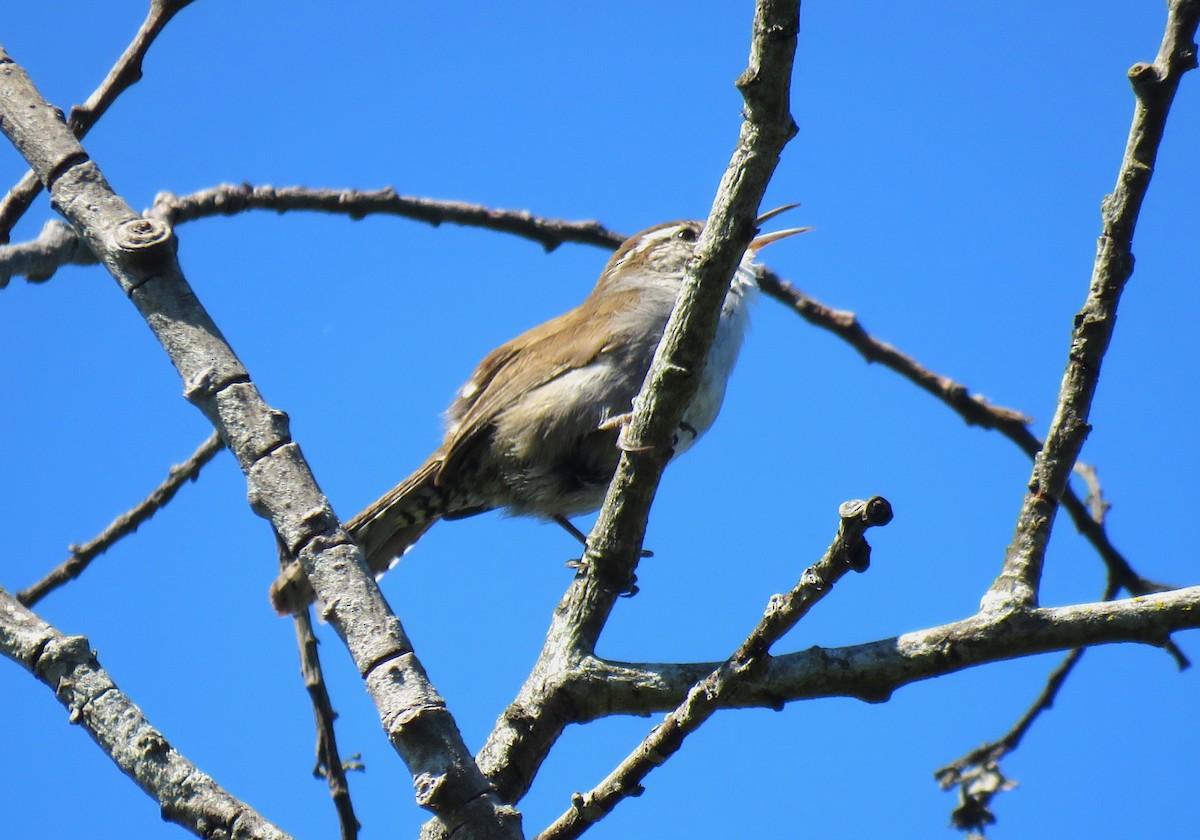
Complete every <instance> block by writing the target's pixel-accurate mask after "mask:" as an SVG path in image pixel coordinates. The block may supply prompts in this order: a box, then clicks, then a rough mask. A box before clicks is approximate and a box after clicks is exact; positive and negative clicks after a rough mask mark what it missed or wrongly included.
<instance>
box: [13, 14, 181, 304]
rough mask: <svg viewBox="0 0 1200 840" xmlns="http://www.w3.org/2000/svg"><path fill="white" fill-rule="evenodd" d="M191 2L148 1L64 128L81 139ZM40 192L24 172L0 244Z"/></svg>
mask: <svg viewBox="0 0 1200 840" xmlns="http://www.w3.org/2000/svg"><path fill="white" fill-rule="evenodd" d="M191 2H192V0H151V2H150V9H149V11H147V12H146V19H145V20H144V21H143V22H142V25H141V26H140V27H139V28H138V31H137V33H136V34H135V35H134V36H133V41H132V42H130V44H129V46H128V47H126V48H125V52H123V53H122V54H121V57H120V58H118V59H117V63H116V64H114V65H113V67H112V69H111V70H109V71H108V75H107V76H106V77H105V78H104V81H103V82H101V83H100V87H98V88H96V90H95V91H93V92H92V95H91V96H89V97H88V101H87V102H85V103H84V104H83V105H77V106H75V107H74V108H72V109H71V113H70V115H69V116H68V117H67V126H68V127H69V128H70V129H71V131H72V132H74V134H75V136H76V137H81V138H82V137H83V136H84V135H86V134H87V133H88V131H89V130H90V129H91V127H92V126H93V125H95V124H96V121H97V120H99V119H100V118H101V117H102V116H104V112H105V111H107V110H108V107H109V106H110V105H112V104H113V102H115V101H116V100H117V97H118V96H120V95H121V94H122V93H124V92H125V91H126V90H127V89H128V88H130V87H132V86H133V85H135V84H137V82H139V81H140V80H141V78H142V60H143V59H145V57H146V53H147V52H149V51H150V45H151V44H153V43H154V39H155V38H157V37H158V34H159V33H160V32H162V31H163V29H164V28H165V27H166V25H167V24H168V23H169V22H170V21H171V18H173V17H175V15H176V14H178V13H179V11H180V10H181V9H183V8H184V7H185V6H187V5H188V4H190V3H191ZM41 191H42V182H41V181H40V180H38V177H37V175H35V174H34V173H33V172H32V171H31V172H26V173H25V175H24V176H22V178H21V180H20V181H18V182H17V183H16V184H15V185H14V186H13V187H12V189H10V190H9V191H8V194H7V195H6V196H4V199H3V200H0V244H4V243H6V242H8V237H9V234H11V233H12V229H13V226H14V225H15V224H16V223H17V222H18V221H20V219H21V216H23V215H25V211H26V210H28V209H29V205H30V204H32V203H33V200H34V199H35V198H37V196H38V193H40V192H41ZM30 279H33V278H30ZM3 285H4V282H3V281H2V280H0V287H3Z"/></svg>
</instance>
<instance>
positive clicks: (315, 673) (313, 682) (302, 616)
mask: <svg viewBox="0 0 1200 840" xmlns="http://www.w3.org/2000/svg"><path fill="white" fill-rule="evenodd" d="M276 544H277V546H278V548H279V567H280V568H281V569H284V568H287V567H288V566H289V565H291V563H292V555H291V554H290V553H289V552H288V550H287V547H286V546H285V545H284V544H283V542H282V541H281V540H279V539H278V537H276ZM293 619H294V621H295V625H296V644H297V646H298V647H299V651H300V674H301V676H303V677H304V688H305V689H306V690H307V691H308V699H309V701H310V702H311V703H312V708H313V721H314V723H315V725H316V729H317V748H316V753H317V762H316V765H315V766H314V767H313V776H314V777H316V778H318V779H321V778H323V779H325V781H326V782H327V784H328V786H329V795H330V798H331V799H332V800H333V807H334V810H335V811H336V812H337V816H338V826H339V827H340V829H341V836H342V840H355V838H357V837H358V830H359V829H360V828H361V827H362V824H361V823H359V821H358V818H357V817H356V816H355V814H354V803H353V802H351V800H350V785H349V782H348V781H347V780H346V770H348V769H353V770H361V769H363V766H362V764H360V763H358V762H356V761H353V760H351V761H350V762H343V761H342V757H341V754H340V753H339V752H338V746H337V735H336V733H335V732H334V728H333V723H334V721H335V720H337V712H335V711H334V710H333V703H332V702H331V701H330V699H329V689H328V688H327V687H326V685H325V673H324V671H323V670H322V669H321V658H320V655H319V654H318V653H317V637H316V634H315V633H313V625H312V615H311V614H310V613H309V611H308V610H307V609H304V610H300V611H299V612H297V613H295V614H294V615H293Z"/></svg>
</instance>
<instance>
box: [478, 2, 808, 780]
mask: <svg viewBox="0 0 1200 840" xmlns="http://www.w3.org/2000/svg"><path fill="white" fill-rule="evenodd" d="M798 30H799V3H798V2H790V3H789V2H773V0H760V2H759V3H758V5H757V7H756V10H755V17H754V34H753V38H752V42H751V49H750V61H749V67H748V68H747V70H746V71H745V72H744V73H743V74H742V77H741V78H740V79H739V81H738V87H739V89H740V90H741V91H742V95H743V97H744V98H745V101H746V111H745V114H746V118H745V120H744V122H743V123H742V130H741V136H740V138H739V141H738V147H737V149H736V150H735V152H734V155H733V159H732V160H731V161H730V164H729V168H728V169H727V170H726V173H725V176H724V178H723V179H722V181H721V186H720V188H719V189H718V191H717V197H716V200H715V201H714V204H713V209H712V212H711V214H710V216H709V219H708V222H707V224H706V225H705V228H704V232H703V234H702V235H701V238H700V241H699V243H698V246H697V256H696V259H695V261H694V262H693V265H692V267H691V269H690V270H689V272H688V278H687V279H686V280H685V281H684V285H683V288H682V289H681V290H680V293H679V297H678V298H677V301H676V305H675V310H674V312H673V313H672V315H671V318H670V321H669V322H668V324H667V328H666V332H665V334H664V336H663V340H662V342H661V343H660V344H659V348H658V351H657V353H656V355H655V359H654V364H653V365H652V366H651V369H650V372H649V373H648V375H647V377H646V381H645V384H643V386H642V392H641V394H639V396H638V398H637V400H636V401H635V403H634V411H633V419H632V421H631V423H630V425H629V426H628V427H627V428H626V429H625V435H624V437H625V440H626V444H627V450H626V451H624V452H623V453H622V455H621V459H620V463H619V464H618V467H617V471H616V474H615V476H614V478H613V480H612V483H611V484H610V486H609V490H608V496H607V498H606V500H605V503H604V507H603V508H602V509H601V511H600V517H599V519H598V521H597V523H596V526H595V527H594V528H593V530H592V533H591V534H590V536H589V538H588V549H587V551H586V552H585V553H584V561H585V564H584V569H583V571H581V573H580V574H579V575H578V576H577V577H576V579H575V581H574V582H573V583H572V584H571V586H570V588H569V589H568V590H567V593H566V594H565V595H564V596H563V599H562V601H561V602H560V603H559V606H558V608H557V609H556V610H555V613H554V618H553V623H552V625H551V628H550V631H549V633H548V635H547V638H546V643H545V645H544V646H543V648H542V652H541V654H540V656H539V658H538V662H537V664H536V665H535V666H534V669H533V672H532V673H531V675H530V677H529V679H528V680H527V681H526V683H525V685H524V686H523V687H522V689H521V691H520V693H519V695H518V698H517V699H516V700H515V701H514V703H513V704H512V705H510V706H509V708H508V709H506V710H505V713H504V714H503V715H502V717H501V719H500V720H499V721H498V722H497V724H496V726H495V728H494V729H493V730H492V733H491V735H490V736H489V738H488V741H487V744H486V745H485V746H484V747H483V749H482V750H481V751H480V753H479V756H478V761H479V762H480V767H482V768H483V770H484V772H485V773H486V774H487V776H488V778H489V779H491V780H492V782H493V784H494V785H495V786H496V789H497V790H498V791H499V792H500V794H501V796H502V797H503V798H504V800H505V801H508V802H515V801H516V800H517V799H519V798H520V796H521V795H523V793H524V792H525V790H527V788H528V785H529V783H530V781H531V780H532V777H533V774H534V773H535V772H536V768H537V767H538V766H539V765H540V764H541V762H542V760H543V759H544V757H545V755H546V752H547V751H548V750H549V748H550V745H551V744H552V743H553V741H554V739H555V738H557V736H558V734H559V733H560V732H561V731H562V727H563V726H565V725H566V723H568V722H570V720H569V714H568V713H567V712H568V710H566V709H564V708H563V707H562V706H561V704H562V702H563V698H562V697H561V695H559V696H556V694H557V692H556V688H555V687H556V685H557V684H558V682H559V681H560V680H561V679H562V672H563V669H564V668H565V667H568V666H569V665H570V664H571V663H574V662H578V661H579V659H580V658H581V657H584V656H587V655H590V654H591V652H592V650H593V648H594V645H595V642H596V639H597V638H598V637H599V635H600V631H601V629H602V628H603V626H604V624H605V622H606V620H607V618H608V615H609V613H610V611H611V609H612V607H613V604H614V602H615V601H616V599H617V597H618V596H619V594H620V593H622V592H623V591H626V590H627V589H628V588H629V586H630V585H631V581H632V575H633V569H634V568H635V566H636V563H637V560H638V554H639V552H640V550H641V546H642V537H643V535H644V531H645V523H646V515H647V513H648V511H649V507H650V502H651V500H652V499H653V497H654V492H655V490H656V488H657V486H658V481H659V478H660V477H661V475H662V469H663V466H664V465H665V463H666V461H667V457H668V451H667V443H668V442H669V441H670V439H671V436H672V435H673V434H674V432H675V430H676V429H677V428H678V426H679V421H680V418H681V417H682V416H683V412H684V410H685V408H686V406H687V404H688V402H689V401H690V400H691V398H692V395H693V394H694V393H695V389H696V386H697V380H698V376H697V375H696V373H697V371H698V370H699V368H700V367H701V366H702V365H703V363H704V360H705V358H706V357H707V355H708V351H709V347H710V346H711V345H712V341H713V336H714V334H715V332H716V326H717V318H718V313H719V310H720V308H721V304H722V302H723V301H724V298H725V294H726V292H727V290H728V289H729V282H730V279H731V278H732V276H733V271H734V268H735V266H736V265H737V263H738V260H740V259H741V257H742V254H743V253H744V251H745V248H746V245H747V244H748V243H749V241H750V237H751V236H752V235H753V232H754V219H755V217H756V215H757V211H758V205H759V202H760V200H761V199H762V194H763V191H764V190H765V189H766V185H767V181H768V179H769V178H770V175H771V173H772V172H773V171H774V167H775V164H776V162H777V160H778V157H779V154H780V152H781V150H782V149H783V146H784V144H785V143H786V142H787V141H788V140H789V139H790V138H791V137H792V136H793V134H794V133H795V124H794V123H793V121H792V118H791V114H790V112H789V85H790V81H791V73H792V60H793V57H794V55H795V48H796V36H797V32H798Z"/></svg>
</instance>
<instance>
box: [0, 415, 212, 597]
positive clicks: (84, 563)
mask: <svg viewBox="0 0 1200 840" xmlns="http://www.w3.org/2000/svg"><path fill="white" fill-rule="evenodd" d="M224 448H225V444H223V443H222V442H221V436H220V434H218V433H217V432H213V433H212V434H211V435H209V436H208V439H207V440H206V441H204V443H202V444H200V448H199V449H197V450H196V451H195V452H193V453H192V457H190V458H188V459H187V460H186V461H184V462H183V463H182V464H179V465H178V466H174V467H171V470H170V472H169V473H168V474H167V478H166V481H164V482H163V483H162V484H160V485H158V487H156V488H154V490H153V491H152V492H151V493H150V495H149V496H147V497H146V498H145V499H143V500H142V501H140V502H139V503H138V504H137V505H136V506H134V507H133V508H132V509H131V510H128V511H126V512H125V513H123V514H121V515H120V516H118V517H117V518H116V519H114V520H113V521H112V524H110V525H109V526H108V527H107V528H105V529H104V530H103V531H102V532H101V533H100V534H99V535H98V536H97V537H95V538H94V539H92V540H91V541H89V542H86V543H84V544H83V545H73V546H71V547H70V548H71V556H70V557H68V558H67V559H66V560H64V561H63V562H62V563H61V564H59V565H58V567H57V568H55V569H54V570H53V571H51V572H50V574H48V575H46V576H45V577H44V578H42V579H41V580H39V581H38V582H37V583H35V584H33V585H32V586H30V587H28V588H27V589H22V590H21V591H20V592H18V593H17V600H18V601H20V602H21V603H22V604H24V605H25V606H27V607H32V606H33V605H34V604H36V603H37V602H38V601H40V600H42V598H44V597H46V595H48V594H50V593H51V592H53V591H54V590H55V589H58V588H59V587H60V586H62V585H63V584H65V583H67V582H68V581H71V580H74V579H75V578H77V577H79V576H80V575H81V574H83V570H84V569H86V568H87V567H88V565H89V564H90V563H91V562H92V561H93V560H95V559H96V558H97V557H99V556H100V555H101V554H103V553H104V552H106V551H108V550H109V549H110V548H112V546H113V545H114V544H115V543H116V542H117V541H118V540H120V539H122V538H123V537H126V536H128V535H130V534H132V533H133V532H134V531H136V530H137V529H138V526H140V525H141V524H142V523H143V522H145V521H146V520H147V519H149V518H150V517H151V516H153V515H154V514H156V513H158V511H159V510H160V509H161V508H162V507H163V506H164V505H166V504H167V503H168V502H169V501H171V499H173V498H175V494H176V493H178V492H179V488H180V487H182V486H183V485H184V484H185V483H186V482H188V481H195V480H196V479H197V478H198V477H199V475H200V470H201V469H203V468H204V465H205V464H207V463H208V462H209V461H211V460H212V459H213V458H214V457H216V454H217V453H218V452H220V451H221V450H222V449H224Z"/></svg>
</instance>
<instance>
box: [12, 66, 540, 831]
mask: <svg viewBox="0 0 1200 840" xmlns="http://www.w3.org/2000/svg"><path fill="white" fill-rule="evenodd" d="M0 128H3V130H4V133H5V134H6V135H7V136H8V138H9V140H11V141H12V143H13V145H14V146H16V148H17V150H18V151H19V152H20V153H21V154H22V155H23V156H24V157H25V159H26V160H27V161H28V162H29V163H30V165H31V166H32V167H33V169H34V171H35V172H37V174H38V177H39V178H40V179H41V180H42V182H43V183H44V184H45V185H46V186H47V188H48V190H49V191H50V195H51V199H52V200H53V202H54V206H55V207H56V208H58V209H59V210H60V212H61V213H62V214H63V215H64V216H66V217H67V219H68V221H70V222H71V224H72V226H73V227H74V228H75V230H76V232H77V233H79V234H80V236H81V237H82V238H83V239H84V241H85V242H86V243H87V245H88V247H89V248H90V249H91V250H92V251H93V253H95V254H96V255H97V257H98V258H99V259H100V261H101V262H102V263H103V264H104V266H105V267H106V268H107V269H108V270H109V272H110V273H111V274H112V275H113V277H114V279H116V280H117V282H118V284H119V285H120V287H121V289H122V291H123V292H124V293H125V294H126V295H128V296H129V298H130V299H131V301H132V302H133V303H134V305H135V306H136V307H137V308H138V311H139V312H140V313H141V314H142V317H143V318H145V320H146V322H147V324H148V325H149V326H150V328H151V330H152V331H153V332H154V334H155V337H156V338H157V339H158V340H159V342H160V343H161V344H162V345H163V347H164V349H165V350H166V351H167V353H168V355H169V356H170V358H171V361H172V363H173V364H174V365H175V367H176V369H177V370H178V371H179V373H180V376H181V377H182V378H183V381H184V393H185V396H186V397H187V398H188V399H189V400H190V401H191V402H192V403H194V404H195V405H196V406H197V407H198V408H200V409H201V410H202V411H203V412H204V413H205V415H206V416H207V417H208V418H209V420H210V422H212V423H213V425H214V426H215V427H217V428H218V429H220V431H221V436H222V438H223V439H224V440H225V441H226V443H227V444H228V446H229V449H230V450H231V451H232V452H233V453H234V455H235V456H236V457H237V459H238V463H239V465H240V466H241V467H242V470H243V472H244V473H245V475H246V479H247V485H248V497H249V499H250V503H251V506H252V507H253V508H254V510H255V511H256V512H257V513H259V514H260V515H262V516H264V517H266V518H269V519H270V520H271V524H272V525H273V526H274V528H275V530H276V532H277V533H278V534H279V535H280V537H281V539H283V541H284V543H285V544H286V546H287V548H288V551H289V552H291V553H292V554H293V555H294V556H297V557H298V558H299V559H300V561H301V563H303V565H304V569H305V572H306V573H307V574H308V576H309V580H310V581H311V583H312V584H313V588H314V589H315V590H316V591H317V594H318V595H319V596H320V598H321V600H322V601H323V602H324V603H326V604H327V605H328V607H327V609H326V613H325V617H326V618H327V619H329V621H330V623H331V624H332V625H333V626H334V628H335V629H336V630H337V631H338V633H339V634H340V635H341V636H342V638H343V640H344V641H345V642H346V644H347V647H348V648H349V650H350V653H351V656H352V657H353V658H354V661H355V664H356V666H357V667H358V668H359V671H360V673H361V674H362V676H363V678H364V680H365V681H366V684H367V688H368V691H369V692H370V694H371V697H372V699H373V700H374V701H375V704H376V707H377V708H378V710H379V714H380V717H381V720H382V722H383V725H384V728H385V730H386V731H387V733H388V737H389V740H390V741H391V742H392V746H393V747H394V748H395V749H396V751H397V752H398V753H399V754H400V756H401V757H402V758H403V759H404V761H405V763H406V764H407V766H408V768H409V771H410V772H411V773H412V775H413V777H414V779H415V782H416V788H417V801H418V803H419V804H420V805H421V806H422V807H424V808H427V809H428V810H430V811H431V812H432V813H433V814H434V815H435V820H437V821H439V822H441V823H443V824H445V825H447V826H454V827H455V829H456V830H461V831H462V834H460V836H461V837H481V838H482V837H489V838H491V837H494V838H512V837H517V836H519V834H520V825H519V820H518V819H517V815H516V813H515V812H514V811H513V810H512V809H511V808H507V807H504V806H502V805H501V803H500V802H499V801H498V799H497V798H496V796H495V795H494V794H493V793H492V791H491V790H490V787H489V785H488V783H487V781H486V780H485V779H484V778H483V776H482V774H481V773H480V772H479V768H478V767H477V766H476V765H475V762H474V760H473V759H472V757H471V754H470V752H469V751H468V750H467V748H466V745H465V744H464V743H463V740H462V735H461V733H460V732H459V731H458V727H457V725H456V723H455V721H454V719H453V717H452V716H451V715H450V712H449V710H448V709H447V708H446V705H445V701H444V700H442V698H441V697H440V696H439V695H438V694H437V692H436V690H435V689H434V687H433V685H432V683H431V682H430V681H429V679H428V677H427V676H426V675H425V672H424V670H423V668H422V667H421V664H420V662H419V660H418V659H417V658H416V655H415V653H414V652H413V647H412V644H411V643H410V642H409V639H408V636H407V634H406V633H405V632H404V628H403V627H402V626H401V624H400V621H399V620H398V619H397V618H396V617H395V615H393V614H392V612H391V610H390V609H388V607H387V604H386V603H385V602H384V600H383V597H382V595H380V593H379V588H378V587H377V586H376V585H375V581H374V580H373V579H372V578H371V576H370V575H369V574H368V572H367V569H366V566H365V564H364V562H363V559H362V555H361V552H359V551H358V549H357V548H356V547H355V546H354V544H353V542H352V541H351V540H350V538H349V536H348V535H347V534H346V532H345V530H344V529H343V528H342V527H341V523H340V522H339V521H338V519H337V517H336V515H335V514H334V513H333V510H332V508H331V507H330V505H329V502H328V500H327V499H326V498H325V497H324V495H323V494H322V493H321V491H320V488H319V487H318V486H317V483H316V479H315V478H314V477H313V475H312V472H311V470H310V469H309V467H308V464H307V462H306V461H305V459H304V456H303V454H302V453H301V451H300V447H299V446H298V445H297V444H296V443H295V442H293V441H292V439H291V435H290V433H289V431H288V427H287V418H286V415H284V414H283V413H282V412H280V411H277V410H275V409H272V408H271V407H270V406H268V405H267V404H266V402H265V401H264V400H263V398H262V396H261V395H260V394H259V392H258V389H257V388H256V387H255V386H254V384H253V383H252V382H251V380H250V375H249V373H248V372H247V371H246V369H245V367H244V366H243V365H242V363H241V361H240V360H239V359H238V358H237V355H236V354H235V353H234V352H233V349H232V348H231V347H230V346H229V344H228V343H227V342H226V341H225V339H224V337H223V336H222V335H221V333H220V331H219V330H218V329H217V326H216V324H215V323H213V321H212V319H211V317H210V316H209V314H208V313H207V312H206V311H205V309H204V307H203V306H202V305H201V304H200V301H199V300H198V299H197V297H196V295H195V293H194V292H193V291H192V290H191V288H190V287H189V285H188V283H187V280H186V278H185V277H184V276H183V272H182V269H181V268H180V266H179V261H178V259H177V258H176V254H175V246H176V242H175V237H174V233H173V231H172V230H171V228H170V227H169V226H168V225H166V224H164V223H163V222H161V221H158V220H155V219H146V218H142V217H139V216H138V215H137V214H136V213H135V212H134V211H133V210H132V208H130V207H129V205H128V204H126V203H125V202H124V201H123V200H122V199H121V198H120V197H119V196H118V195H117V194H116V193H115V192H114V191H113V190H112V188H111V187H110V186H109V185H108V183H107V182H106V181H105V180H104V176H103V175H102V173H101V172H100V169H99V167H98V166H97V165H96V164H95V162H93V161H92V160H90V159H89V157H88V155H87V153H86V152H85V151H84V149H83V147H82V146H80V144H79V141H78V140H76V139H75V137H74V136H73V135H72V134H71V131H70V130H69V129H68V128H67V127H66V125H65V124H64V123H63V122H62V119H61V116H60V115H59V114H58V113H57V111H56V110H55V109H54V108H53V107H52V106H50V105H49V103H47V102H46V101H45V99H43V98H42V96H41V94H40V93H38V91H37V89H36V88H35V87H34V85H33V83H32V82H31V81H30V80H29V77H28V76H27V75H26V74H25V72H24V70H22V69H21V68H20V67H19V66H17V65H16V64H15V63H14V62H13V61H12V59H11V58H10V57H9V56H8V54H7V53H6V52H4V51H3V50H0ZM164 807H170V804H169V803H166V804H164Z"/></svg>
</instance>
